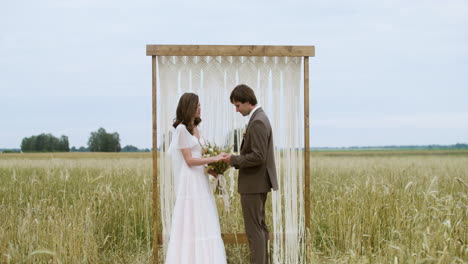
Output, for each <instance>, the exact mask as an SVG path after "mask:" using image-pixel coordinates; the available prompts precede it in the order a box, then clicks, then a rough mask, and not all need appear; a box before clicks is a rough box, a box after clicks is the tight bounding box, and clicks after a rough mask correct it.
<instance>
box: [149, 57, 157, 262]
mask: <svg viewBox="0 0 468 264" xmlns="http://www.w3.org/2000/svg"><path fill="white" fill-rule="evenodd" d="M151 57H152V70H153V78H152V82H153V263H155V264H157V263H158V245H159V243H158V210H159V209H158V208H159V207H158V195H159V194H158V193H159V190H158V134H157V132H158V131H157V128H158V126H157V122H156V121H157V113H156V109H157V108H156V106H157V105H156V104H157V101H156V99H157V97H156V96H157V93H156V56H151Z"/></svg>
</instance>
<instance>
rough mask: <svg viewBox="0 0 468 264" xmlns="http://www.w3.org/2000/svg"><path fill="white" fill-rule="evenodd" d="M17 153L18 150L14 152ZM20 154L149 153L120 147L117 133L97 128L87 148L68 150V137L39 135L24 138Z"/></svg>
mask: <svg viewBox="0 0 468 264" xmlns="http://www.w3.org/2000/svg"><path fill="white" fill-rule="evenodd" d="M1 151H2V152H4V153H11V152H14V150H7V149H5V150H1ZM16 151H19V150H16ZM21 151H22V152H69V151H71V152H120V151H122V152H150V151H151V150H150V149H138V148H137V147H135V146H132V145H127V146H125V147H123V148H121V146H120V135H119V133H117V132H114V133H107V132H106V130H105V129H104V128H99V129H98V130H97V131H95V132H91V134H90V136H89V139H88V146H87V147H79V148H77V147H72V148H71V149H70V147H69V142H68V137H67V136H61V137H60V138H56V137H54V136H53V135H52V134H44V133H43V134H40V135H37V136H31V137H25V138H23V140H22V142H21Z"/></svg>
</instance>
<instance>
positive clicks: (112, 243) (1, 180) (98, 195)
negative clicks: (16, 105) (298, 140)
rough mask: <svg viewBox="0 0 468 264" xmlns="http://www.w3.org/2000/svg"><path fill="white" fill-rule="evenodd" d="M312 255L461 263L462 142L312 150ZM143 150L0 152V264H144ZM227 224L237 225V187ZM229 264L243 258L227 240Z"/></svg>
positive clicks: (147, 188)
mask: <svg viewBox="0 0 468 264" xmlns="http://www.w3.org/2000/svg"><path fill="white" fill-rule="evenodd" d="M311 165H312V166H311V170H312V171H311V173H312V192H311V201H312V208H311V217H312V230H311V232H312V235H313V236H312V240H311V243H312V247H311V251H310V252H308V254H310V255H311V259H312V260H313V261H314V263H466V262H468V248H467V245H466V243H467V241H468V230H467V229H468V228H467V216H468V209H467V205H468V198H467V194H468V186H467V185H466V184H468V152H424V151H422V152H392V153H390V152H320V153H314V154H313V157H312V160H311ZM151 168H152V167H151V156H150V155H148V154H90V153H83V154H81V153H80V154H76V153H68V154H48V153H46V154H8V155H7V154H2V155H0V263H151V260H152V256H151V248H152V244H151V243H152V238H151V236H152V227H151V225H152V201H151V187H152V183H151ZM219 208H220V210H219V211H220V218H221V226H222V229H223V231H225V232H228V233H230V232H242V229H243V223H242V217H241V212H240V206H239V202H238V197H237V196H235V197H234V198H233V210H232V211H231V212H230V213H229V214H228V213H226V212H224V211H223V210H222V209H221V206H220V207H219ZM226 248H227V254H228V256H229V257H228V258H229V263H248V261H247V257H246V255H247V248H246V246H245V245H239V246H236V245H227V246H226Z"/></svg>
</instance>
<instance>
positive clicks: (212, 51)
mask: <svg viewBox="0 0 468 264" xmlns="http://www.w3.org/2000/svg"><path fill="white" fill-rule="evenodd" d="M146 56H151V57H152V86H153V90H152V94H153V95H152V100H153V107H152V111H153V112H152V116H153V262H154V263H158V246H159V245H160V244H161V243H162V235H161V234H159V232H158V225H157V223H158V221H157V220H158V216H159V214H158V198H159V189H158V154H157V150H158V144H157V114H156V111H157V97H156V96H157V93H156V90H157V89H156V88H157V87H156V83H157V82H156V76H157V68H156V56H259V57H263V56H266V57H276V56H279V57H303V58H304V150H305V151H304V166H305V168H304V184H305V186H304V199H305V226H306V235H307V234H311V232H310V224H311V223H310V143H309V57H314V56H315V47H314V46H250V45H248V46H247V45H146ZM222 238H223V240H224V243H226V244H245V243H248V241H247V237H246V235H245V233H238V234H222ZM155 241H157V242H155ZM309 241H310V238H308V237H306V251H307V248H308V247H309V246H308V242H309ZM307 256H308V254H306V259H307ZM308 262H309V261H308V260H307V261H306V263H308Z"/></svg>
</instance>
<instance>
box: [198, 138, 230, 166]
mask: <svg viewBox="0 0 468 264" xmlns="http://www.w3.org/2000/svg"><path fill="white" fill-rule="evenodd" d="M231 149H232V147H224V148H220V147H218V146H216V144H211V143H210V142H207V143H206V144H205V146H203V152H202V153H203V157H204V158H208V157H215V156H218V155H219V154H221V153H222V152H224V153H231ZM227 169H229V165H228V164H226V163H225V162H224V161H218V162H212V163H209V164H208V165H207V167H206V169H205V172H206V173H208V171H210V170H211V171H214V172H215V173H216V174H224V172H225V171H226V170H227Z"/></svg>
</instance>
